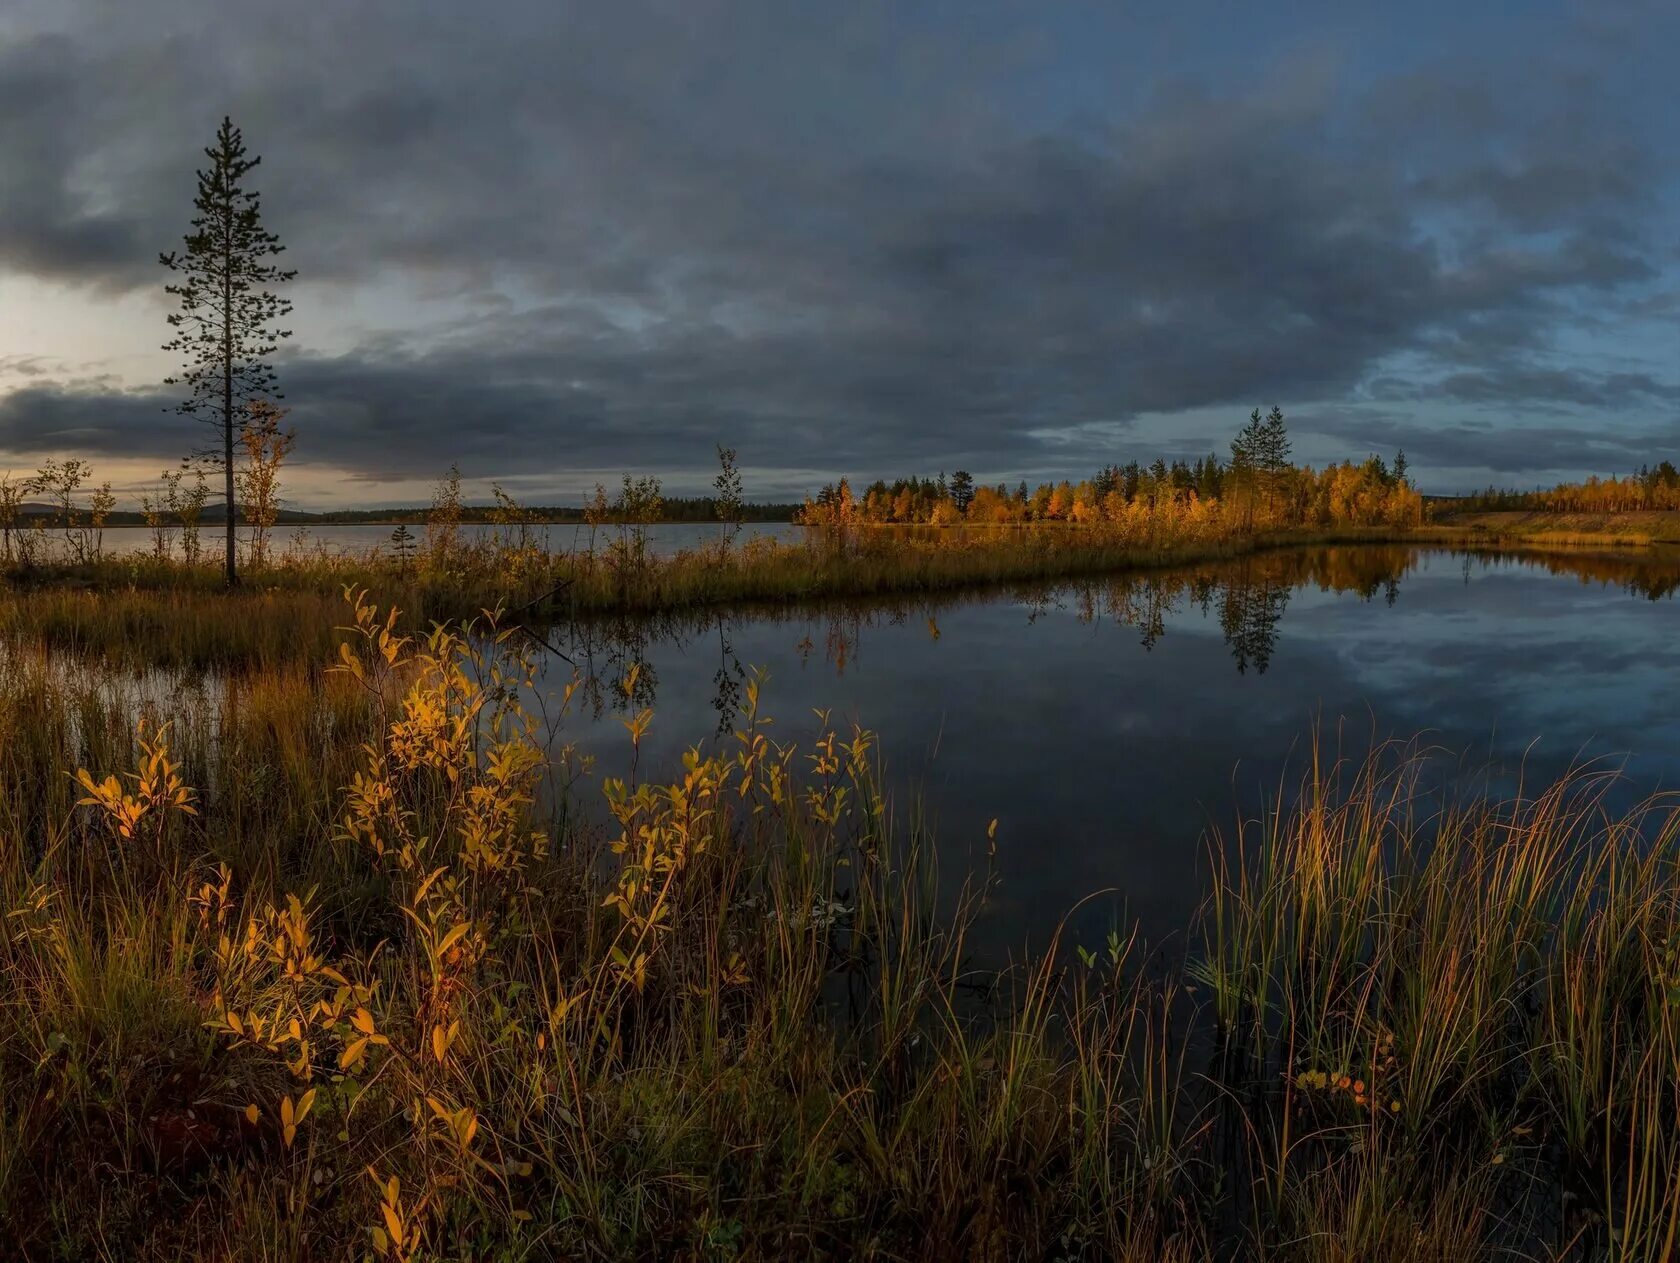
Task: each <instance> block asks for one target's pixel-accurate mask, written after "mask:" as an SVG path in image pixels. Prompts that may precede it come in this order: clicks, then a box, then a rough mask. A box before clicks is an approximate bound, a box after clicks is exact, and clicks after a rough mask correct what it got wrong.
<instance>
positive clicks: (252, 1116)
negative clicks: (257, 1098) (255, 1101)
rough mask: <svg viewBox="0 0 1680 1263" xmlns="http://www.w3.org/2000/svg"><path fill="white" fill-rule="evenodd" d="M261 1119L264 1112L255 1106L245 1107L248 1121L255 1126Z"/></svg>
mask: <svg viewBox="0 0 1680 1263" xmlns="http://www.w3.org/2000/svg"><path fill="white" fill-rule="evenodd" d="M261 1117H262V1111H261V1110H260V1109H258V1108H257V1107H256V1106H255V1105H247V1106H246V1107H245V1118H246V1120H247V1121H249V1122H251V1123H253V1124H254V1123H255V1122H256V1121H257V1119H259V1118H261Z"/></svg>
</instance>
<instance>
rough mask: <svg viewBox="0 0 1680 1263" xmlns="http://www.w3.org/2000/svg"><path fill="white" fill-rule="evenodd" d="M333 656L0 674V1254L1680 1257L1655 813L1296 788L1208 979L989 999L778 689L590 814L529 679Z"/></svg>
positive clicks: (969, 916)
mask: <svg viewBox="0 0 1680 1263" xmlns="http://www.w3.org/2000/svg"><path fill="white" fill-rule="evenodd" d="M337 621H340V622H355V623H356V625H357V630H356V631H355V632H354V633H353V636H352V644H353V646H354V647H353V650H352V652H351V655H350V657H349V658H348V659H345V660H343V662H344V665H345V667H346V669H345V670H343V671H339V672H336V673H333V674H328V675H324V676H323V675H321V674H320V673H319V672H315V671H308V670H303V669H300V668H295V667H281V668H275V669H262V668H257V669H254V670H252V671H251V672H249V673H247V674H246V675H245V676H243V677H241V678H240V679H239V680H238V681H237V682H231V683H228V684H224V685H218V686H215V687H210V686H206V687H205V688H204V689H203V690H186V691H182V690H179V689H174V688H170V689H167V690H156V691H152V692H148V685H147V683H146V681H144V680H136V679H135V678H134V677H132V676H130V675H127V674H124V673H120V672H117V671H115V670H113V669H111V668H110V667H108V666H103V665H97V664H88V663H86V662H84V661H82V660H75V661H67V660H66V659H64V658H63V657H62V656H55V655H49V654H46V653H43V652H41V651H38V650H14V651H12V652H10V653H9V654H7V655H6V657H5V658H4V660H3V661H0V902H3V904H4V907H5V908H6V910H7V916H6V923H5V924H6V928H5V933H4V935H0V1082H3V1084H4V1087H5V1092H4V1098H5V1100H6V1103H7V1105H6V1109H5V1111H4V1112H3V1114H0V1239H4V1240H6V1241H7V1242H8V1243H10V1248H11V1249H12V1250H13V1251H14V1253H15V1254H16V1255H17V1256H18V1257H22V1258H25V1259H47V1258H63V1257H77V1258H82V1257H87V1258H110V1259H123V1260H134V1259H140V1260H145V1259H174V1258H182V1257H195V1258H230V1259H231V1258H238V1259H245V1258H264V1259H303V1258H342V1257H369V1258H380V1259H408V1258H412V1259H422V1258H424V1259H469V1258H470V1259H485V1258H500V1259H527V1258H529V1259H537V1258H552V1257H599V1258H644V1257H693V1258H758V1257H812V1256H815V1257H833V1258H848V1259H849V1258H980V1259H1013V1258H1023V1257H1026V1258H1041V1257H1053V1258H1070V1259H1073V1258H1090V1259H1137V1260H1145V1259H1147V1260H1157V1259H1184V1260H1191V1259H1197V1260H1199V1259H1204V1258H1210V1257H1249V1256H1253V1257H1264V1258H1279V1259H1361V1260H1366V1259H1394V1260H1402V1259H1404V1260H1411V1259H1420V1258H1433V1259H1441V1260H1447V1259H1461V1258H1466V1257H1498V1256H1500V1255H1501V1254H1505V1255H1508V1256H1509V1257H1512V1258H1533V1257H1546V1258H1582V1259H1585V1258H1626V1259H1656V1258H1662V1257H1666V1255H1667V1252H1668V1251H1669V1250H1670V1249H1671V1247H1672V1244H1673V1242H1674V1240H1675V1231H1676V1222H1675V1217H1676V1215H1677V1213H1680V1212H1677V1211H1676V1209H1675V1207H1674V1206H1673V1205H1672V1204H1671V1199H1670V1197H1669V1190H1670V1189H1672V1187H1674V1185H1675V1183H1676V1181H1680V1130H1677V1128H1676V1124H1677V1123H1680V1099H1677V1096H1680V1090H1677V1088H1676V1084H1680V1017H1677V1010H1676V1008H1675V1005H1674V1002H1673V988H1674V986H1675V985H1676V984H1675V979H1676V977H1680V972H1677V965H1676V959H1677V957H1676V952H1677V950H1680V948H1677V947H1676V944H1680V924H1677V922H1680V898H1677V896H1676V891H1677V890H1680V883H1677V881H1676V877H1677V871H1676V865H1677V864H1680V827H1677V824H1676V820H1675V817H1674V815H1673V814H1672V812H1670V811H1669V810H1668V808H1667V805H1666V804H1662V803H1652V804H1648V805H1647V806H1646V807H1644V808H1642V809H1639V810H1637V811H1635V812H1633V813H1632V814H1630V815H1612V814H1609V813H1607V812H1605V811H1603V810H1602V809H1601V807H1600V803H1601V797H1600V791H1601V790H1602V788H1603V786H1602V783H1600V782H1596V781H1594V780H1592V779H1590V778H1577V779H1575V780H1572V781H1570V782H1567V783H1564V784H1561V785H1557V786H1550V787H1543V788H1537V789H1534V790H1532V791H1531V792H1530V794H1529V795H1528V796H1526V797H1524V798H1523V799H1522V800H1520V801H1515V802H1506V803H1488V802H1480V801H1474V802H1468V803H1463V804H1460V805H1458V806H1456V807H1443V806H1442V805H1441V804H1438V803H1435V802H1433V801H1431V800H1429V799H1428V798H1427V797H1425V796H1424V795H1422V794H1420V793H1419V792H1418V789H1417V779H1416V775H1417V767H1418V765H1417V763H1416V762H1415V761H1414V760H1413V759H1412V758H1410V757H1409V755H1408V752H1405V751H1390V752H1388V753H1387V754H1385V755H1383V756H1379V757H1378V758H1377V759H1376V760H1375V761H1374V762H1373V763H1371V764H1370V765H1368V766H1367V767H1365V768H1363V769H1345V768H1337V767H1334V766H1329V765H1317V764H1315V765H1313V766H1312V767H1310V768H1309V769H1308V770H1307V772H1306V775H1305V777H1304V782H1303V785H1302V788H1301V792H1300V793H1299V794H1298V795H1295V796H1294V797H1292V798H1291V799H1290V800H1289V801H1288V802H1287V803H1286V804H1280V806H1279V808H1278V810H1277V811H1276V813H1275V814H1273V815H1271V816H1269V817H1268V818H1266V819H1264V820H1259V821H1254V822H1251V823H1250V824H1249V825H1247V826H1246V827H1245V828H1244V830H1243V831H1242V832H1241V834H1240V835H1232V836H1228V837H1225V838H1223V839H1215V840H1211V841H1210V842H1209V844H1208V853H1209V856H1210V864H1209V868H1208V876H1207V880H1208V894H1209V899H1208V904H1207V908H1206V912H1205V914H1204V915H1203V917H1202V918H1201V919H1200V920H1199V922H1198V923H1197V924H1196V925H1195V926H1192V927H1189V929H1188V941H1189V943H1190V954H1189V961H1188V964H1187V970H1186V972H1183V973H1180V972H1179V971H1178V970H1177V969H1176V968H1167V967H1164V966H1162V965H1160V964H1159V963H1157V962H1155V960H1154V958H1153V957H1152V956H1151V955H1150V954H1149V952H1148V951H1147V949H1146V947H1145V946H1144V945H1143V944H1141V943H1138V942H1136V941H1133V940H1132V939H1131V938H1129V937H1128V935H1127V934H1126V933H1124V932H1121V933H1119V934H1117V935H1116V936H1114V937H1113V938H1111V939H1110V940H1109V941H1108V942H1106V943H1074V942H1068V941H1064V940H1062V939H1061V938H1060V937H1059V936H1058V937H1056V938H1055V939H1053V940H1052V941H1051V942H1050V943H1049V945H1048V948H1047V950H1046V951H1045V952H1043V953H1042V954H1038V955H1031V956H1025V957H1023V958H1021V959H1020V960H1019V961H1018V962H1017V963H1016V964H1015V965H1014V966H1013V967H1012V968H1008V969H1005V970H1003V971H1002V972H997V971H995V970H981V969H979V968H977V967H976V966H975V965H974V964H973V963H972V962H971V961H970V960H969V954H968V952H967V951H966V949H965V942H966V935H967V934H968V932H969V928H970V927H971V926H972V925H973V923H974V918H976V917H979V916H983V915H985V899H986V894H987V891H988V878H987V875H986V874H985V873H977V874H975V875H974V879H973V882H972V884H971V885H970V887H969V893H968V895H967V896H966V897H964V898H963V899H961V900H959V901H958V903H957V905H956V906H955V907H951V906H949V905H946V906H936V905H935V901H934V898H933V895H932V891H933V890H934V887H935V881H934V877H935V871H934V870H935V858H934V857H935V848H934V846H933V841H932V839H930V838H928V837H926V836H924V835H922V834H921V833H920V832H918V831H917V830H916V829H915V828H914V827H912V826H909V825H907V824H906V821H907V820H908V819H910V818H911V815H912V813H910V812H909V811H908V810H907V809H906V808H907V805H906V804H898V805H897V807H895V806H894V804H893V802H892V800H891V796H890V794H889V792H888V786H887V785H886V784H885V783H884V782H883V780H882V777H881V775H880V773H879V764H878V760H877V756H876V751H875V747H874V743H873V741H872V739H871V738H870V737H869V736H868V734H866V733H862V732H844V733H837V734H832V735H829V736H826V737H823V738H821V739H819V740H818V741H817V742H816V743H815V744H814V745H812V746H808V747H806V748H804V749H794V748H791V747H788V746H784V745H780V744H777V743H776V742H775V741H774V740H772V734H773V732H774V729H773V728H771V727H769V726H768V725H767V721H766V718H765V717H764V716H763V715H762V714H761V713H760V709H759V707H760V705H761V702H762V699H761V698H760V697H759V695H758V691H757V690H756V688H754V689H749V690H747V692H746V694H745V696H744V698H743V704H742V709H741V711H740V713H739V715H738V716H737V722H736V725H735V732H734V734H733V735H732V736H729V737H726V738H724V739H722V740H721V741H720V742H716V743H708V744H707V745H706V746H704V747H703V748H702V749H701V750H699V751H698V752H697V754H696V756H695V757H694V759H693V760H692V763H691V765H690V766H689V767H688V769H687V771H686V773H685V775H684V776H683V777H682V778H681V779H680V780H679V781H678V782H676V783H674V784H669V785H659V784H637V783H629V784H625V783H618V782H606V783H602V784H596V783H595V782H593V781H592V780H590V779H588V778H583V777H581V776H580V772H581V769H580V768H579V767H578V766H577V765H576V764H575V762H574V761H573V760H572V759H570V758H569V756H568V755H567V753H566V749H565V745H564V731H565V724H564V721H563V720H562V719H560V718H559V715H560V711H561V709H562V708H563V706H564V703H565V699H566V698H567V697H568V696H570V692H569V690H570V687H571V683H572V682H571V681H568V680H564V679H560V680H551V681H541V680H538V679H537V678H536V676H535V674H534V673H535V671H536V664H535V662H534V661H532V660H530V659H529V658H528V657H527V656H526V653H525V650H524V648H523V646H524V645H525V644H526V642H525V640H524V639H523V638H521V637H516V636H500V637H497V636H492V637H490V638H489V639H488V640H485V639H482V638H475V639H474V640H472V641H470V642H469V641H467V640H464V639H461V638H458V637H456V636H453V635H451V634H449V633H447V632H440V633H437V634H435V635H434V636H433V637H432V638H431V639H430V640H429V641H428V642H426V643H419V644H415V643H403V642H401V641H400V640H396V639H392V638H391V636H390V635H389V633H388V632H387V630H386V629H387V628H388V626H390V624H388V623H387V622H386V618H385V616H384V614H383V613H382V612H378V611H374V610H371V609H367V608H364V609H363V610H362V611H361V613H360V616H359V617H357V618H351V617H350V616H349V614H348V613H345V614H341V615H339V617H338V620H337ZM626 684H627V689H628V691H629V692H630V693H634V691H635V683H634V681H633V680H630V681H626ZM510 685H512V686H516V687H511V688H510V687H509V686H510ZM545 690H546V691H547V692H549V693H551V694H553V700H552V703H551V705H550V707H549V708H548V709H547V710H546V711H539V710H538V709H536V708H535V707H534V704H533V701H532V699H533V698H534V696H535V695H536V693H537V692H541V691H545ZM141 715H145V716H147V717H148V718H149V720H150V723H149V725H148V726H147V727H146V728H145V729H144V730H143V731H137V730H136V727H135V721H136V718H137V717H138V716H141ZM539 716H543V717H541V718H539ZM628 718H629V720H630V722H629V723H628V724H627V730H628V731H627V733H626V738H625V739H626V741H628V742H632V743H634V742H635V741H636V740H637V739H638V733H639V732H640V731H643V730H645V726H646V725H647V724H648V723H650V722H656V721H655V720H654V719H653V717H652V716H651V714H650V713H649V712H645V711H641V710H638V709H636V708H635V707H632V708H631V712H630V714H629V716H628ZM163 722H168V724H169V727H168V729H167V732H160V729H159V727H158V725H159V724H161V723H163ZM699 735H700V734H696V736H697V737H698V736H699ZM551 753H553V754H554V755H555V757H554V758H553V759H552V760H551V757H550V756H551ZM84 768H85V769H87V770H88V772H89V775H88V776H86V777H85V778H80V779H78V774H79V772H80V770H81V769H84ZM129 770H133V771H134V772H135V773H136V775H134V776H132V777H126V778H122V779H118V780H115V781H108V780H107V779H106V777H107V776H108V775H117V776H119V777H121V776H122V774H123V773H125V772H126V771H129ZM189 787H190V788H189ZM585 797H588V798H596V799H597V800H598V801H600V802H601V803H602V805H603V807H604V810H602V811H596V812H589V813H586V812H581V811H579V810H577V809H576V808H577V805H578V804H579V803H580V802H581V801H583V799H584V798H585ZM590 820H599V821H602V822H604V823H601V824H598V825H591V824H590V823H588V822H589V821H590ZM994 841H995V844H996V845H997V846H999V847H1005V848H1006V847H1008V846H1009V845H1011V839H1010V838H1008V837H998V838H996V839H994ZM1185 842H1186V844H1187V845H1193V844H1194V842H1195V839H1194V836H1193V835H1192V834H1190V833H1187V835H1186V838H1185Z"/></svg>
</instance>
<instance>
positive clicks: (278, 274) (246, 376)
mask: <svg viewBox="0 0 1680 1263" xmlns="http://www.w3.org/2000/svg"><path fill="white" fill-rule="evenodd" d="M204 153H205V156H206V157H207V158H209V160H210V165H209V167H208V168H206V169H205V170H202V171H200V172H199V173H198V193H197V195H196V196H195V197H194V198H193V207H194V209H195V210H196V211H197V212H198V213H197V214H196V215H195V216H194V218H193V220H192V230H191V231H190V232H188V233H187V234H186V236H185V238H184V246H185V249H184V250H183V251H182V252H181V253H179V254H177V253H173V252H171V253H169V254H160V255H159V256H158V261H159V262H160V263H162V264H163V266H164V267H166V268H168V269H169V270H170V271H171V272H174V273H176V274H177V275H178V276H180V277H181V280H180V281H179V282H178V283H176V284H171V285H168V286H166V287H165V292H166V293H168V294H171V295H173V296H174V297H175V298H176V299H178V300H179V304H180V308H179V310H178V311H176V312H174V313H172V314H171V315H170V317H169V324H170V327H171V328H173V329H174V330H175V336H174V337H173V338H172V339H170V341H169V342H167V343H165V344H164V348H163V349H164V350H166V351H177V352H179V353H180V354H181V355H182V356H183V357H184V359H185V361H186V366H185V368H184V369H183V370H182V372H181V375H180V376H179V377H171V378H169V379H168V383H169V384H170V385H180V386H185V387H186V388H187V397H186V398H185V399H184V400H183V401H182V402H181V403H180V404H178V405H176V408H175V411H176V412H178V413H180V414H181V415H182V416H189V417H193V418H195V419H197V420H199V421H203V422H205V423H206V424H208V425H209V426H211V427H212V428H213V429H214V430H215V432H216V442H215V445H214V446H213V447H212V448H210V449H209V450H208V451H207V452H205V453H204V454H205V455H206V456H207V457H208V458H209V460H210V461H211V463H212V464H215V465H219V466H220V467H221V469H222V472H223V475H224V482H225V488H226V511H227V522H226V527H227V559H226V578H227V582H228V583H229V584H230V585H231V584H234V583H236V582H238V572H237V570H236V562H235V542H234V526H235V522H236V519H237V509H236V505H235V493H234V455H233V451H234V443H235V442H236V440H237V437H238V433H239V430H240V427H241V423H242V422H243V420H244V417H245V414H246V409H247V408H248V407H249V405H250V404H252V403H253V402H255V401H256V400H258V399H263V398H273V399H279V398H281V397H282V396H281V395H280V394H279V393H278V392H276V391H275V390H274V385H275V381H276V377H275V372H274V366H273V365H272V364H271V363H270V362H269V357H270V356H272V355H273V354H274V352H275V350H276V349H277V348H278V346H279V343H280V341H281V339H283V338H289V337H290V336H291V331H290V330H287V329H281V328H278V327H277V322H278V321H280V320H281V319H283V318H284V317H285V316H287V315H288V314H290V312H291V310H292V304H291V302H290V301H289V300H287V299H285V298H281V297H279V296H278V295H276V294H275V293H274V292H273V289H272V287H274V286H276V285H280V284H282V283H284V282H286V281H289V280H291V279H292V278H293V277H294V276H296V275H297V273H296V272H295V271H287V270H284V269H282V268H280V267H279V266H277V265H276V264H274V263H272V262H270V260H271V259H272V258H273V257H274V256H275V255H278V254H280V253H281V252H282V251H283V250H284V249H285V247H284V246H282V245H281V244H280V239H279V238H278V237H277V236H275V235H274V234H273V233H271V232H269V231H268V230H267V229H265V228H264V227H263V225H262V210H261V207H260V206H259V204H258V200H257V194H256V192H255V191H254V190H248V189H247V188H246V187H245V185H244V180H245V177H246V176H247V175H248V174H249V173H250V172H251V170H252V169H253V168H254V167H256V165H257V164H258V163H259V162H261V161H262V159H261V158H256V157H247V156H246V151H245V143H244V139H243V137H242V136H241V135H240V131H239V129H238V128H237V127H235V126H234V125H233V120H231V119H228V118H224V119H223V120H222V125H221V127H220V128H219V129H218V130H217V132H216V143H215V144H214V145H213V146H211V147H210V148H208V149H206V150H205V151H204Z"/></svg>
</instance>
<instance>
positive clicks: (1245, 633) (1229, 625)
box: [1219, 575, 1290, 675]
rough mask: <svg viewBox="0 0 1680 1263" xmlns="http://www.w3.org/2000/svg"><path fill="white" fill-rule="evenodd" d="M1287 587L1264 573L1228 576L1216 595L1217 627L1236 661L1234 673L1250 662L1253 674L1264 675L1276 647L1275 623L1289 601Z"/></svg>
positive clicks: (1243, 670)
mask: <svg viewBox="0 0 1680 1263" xmlns="http://www.w3.org/2000/svg"><path fill="white" fill-rule="evenodd" d="M1289 593H1290V588H1289V586H1288V585H1287V584H1285V583H1283V582H1282V581H1281V580H1279V579H1277V578H1275V577H1272V576H1267V575H1257V576H1253V577H1250V576H1248V575H1241V576H1232V577H1231V578H1230V579H1228V580H1227V581H1226V582H1225V584H1224V586H1223V587H1222V589H1221V591H1220V594H1219V626H1220V628H1221V629H1222V630H1223V631H1224V632H1225V643H1226V644H1228V645H1230V646H1231V656H1232V657H1234V658H1235V659H1236V660H1237V673H1238V674H1239V675H1240V674H1243V673H1245V672H1246V671H1247V670H1248V668H1249V664H1250V663H1252V664H1253V666H1254V671H1255V674H1257V675H1264V674H1265V672H1266V667H1267V665H1268V664H1269V663H1270V662H1271V660H1272V650H1274V649H1275V648H1277V638H1278V622H1279V621H1280V620H1281V619H1282V618H1283V611H1284V609H1285V607H1286V606H1288V604H1289Z"/></svg>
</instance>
